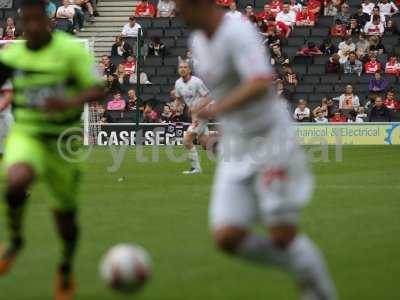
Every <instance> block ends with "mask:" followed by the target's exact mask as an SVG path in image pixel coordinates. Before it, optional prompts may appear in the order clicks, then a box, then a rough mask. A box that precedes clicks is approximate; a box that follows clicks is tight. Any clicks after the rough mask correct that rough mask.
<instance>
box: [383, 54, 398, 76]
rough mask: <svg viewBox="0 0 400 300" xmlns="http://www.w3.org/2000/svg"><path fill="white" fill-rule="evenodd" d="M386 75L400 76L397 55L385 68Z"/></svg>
mask: <svg viewBox="0 0 400 300" xmlns="http://www.w3.org/2000/svg"><path fill="white" fill-rule="evenodd" d="M385 73H386V74H390V75H397V76H400V62H399V61H398V60H397V57H396V56H395V55H392V56H390V57H389V60H388V62H387V63H386V67H385Z"/></svg>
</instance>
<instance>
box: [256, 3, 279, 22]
mask: <svg viewBox="0 0 400 300" xmlns="http://www.w3.org/2000/svg"><path fill="white" fill-rule="evenodd" d="M269 17H273V18H274V19H275V17H276V14H275V13H273V12H272V10H271V5H269V4H268V3H267V4H265V5H264V10H263V11H262V12H260V13H259V14H257V20H262V21H263V22H266V21H267V20H268V19H269Z"/></svg>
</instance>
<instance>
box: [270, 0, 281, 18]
mask: <svg viewBox="0 0 400 300" xmlns="http://www.w3.org/2000/svg"><path fill="white" fill-rule="evenodd" d="M282 10H283V1H280V0H272V2H271V11H272V12H273V13H274V14H275V15H277V14H278V13H279V12H281V11H282Z"/></svg>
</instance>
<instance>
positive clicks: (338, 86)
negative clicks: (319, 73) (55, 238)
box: [334, 83, 348, 95]
mask: <svg viewBox="0 0 400 300" xmlns="http://www.w3.org/2000/svg"><path fill="white" fill-rule="evenodd" d="M347 85H348V83H345V84H343V83H342V84H335V86H334V92H335V93H337V94H338V95H339V94H343V92H344V90H345V89H346V86H347Z"/></svg>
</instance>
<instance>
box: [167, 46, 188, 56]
mask: <svg viewBox="0 0 400 300" xmlns="http://www.w3.org/2000/svg"><path fill="white" fill-rule="evenodd" d="M169 52H170V53H171V55H175V56H183V55H186V48H172V49H170V50H169Z"/></svg>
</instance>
